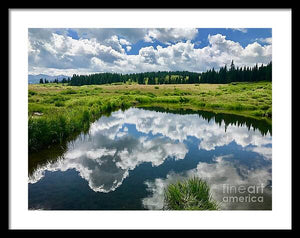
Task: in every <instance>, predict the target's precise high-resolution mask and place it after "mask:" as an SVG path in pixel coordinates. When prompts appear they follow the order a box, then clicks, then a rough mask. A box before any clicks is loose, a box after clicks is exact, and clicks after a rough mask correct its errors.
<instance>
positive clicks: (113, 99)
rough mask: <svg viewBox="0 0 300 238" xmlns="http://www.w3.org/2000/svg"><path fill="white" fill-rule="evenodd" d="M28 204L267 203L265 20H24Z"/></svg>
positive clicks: (253, 206)
mask: <svg viewBox="0 0 300 238" xmlns="http://www.w3.org/2000/svg"><path fill="white" fill-rule="evenodd" d="M27 41H28V49H27V50H28V210H106V211H107V210H114V211H115V210H122V211H126V210H127V211H128V210H130V211H132V210H156V211H157V210H158V211H171V210H172V211H173V210H198V211H207V210H209V211H210V210H216V211H223V210H272V28H33V27H32V28H28V39H27Z"/></svg>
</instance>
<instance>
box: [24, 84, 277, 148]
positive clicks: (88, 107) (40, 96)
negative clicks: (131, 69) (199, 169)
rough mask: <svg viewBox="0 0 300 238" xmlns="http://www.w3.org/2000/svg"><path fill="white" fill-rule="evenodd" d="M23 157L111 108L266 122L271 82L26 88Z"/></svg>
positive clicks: (269, 114)
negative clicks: (230, 116)
mask: <svg viewBox="0 0 300 238" xmlns="http://www.w3.org/2000/svg"><path fill="white" fill-rule="evenodd" d="M28 89H29V90H28V132H29V141H28V143H29V152H32V151H38V150H39V149H41V148H45V147H48V146H50V145H52V144H57V143H60V142H62V141H64V140H66V139H69V138H70V137H72V136H74V135H77V134H78V133H80V132H82V131H87V130H88V129H89V126H90V123H91V122H93V121H95V120H96V119H97V118H99V116H101V115H103V114H109V113H110V112H111V111H114V110H117V109H126V108H129V107H131V106H135V107H162V108H166V109H192V110H195V111H196V110H207V111H213V112H216V113H218V112H222V113H229V114H236V115H243V116H247V117H252V118H256V119H264V120H266V121H268V122H269V123H271V120H272V83H271V82H255V83H231V84H162V85H140V84H121V83H119V84H107V85H84V86H66V85H62V84H61V83H59V84H56V83H48V84H30V85H29V86H28Z"/></svg>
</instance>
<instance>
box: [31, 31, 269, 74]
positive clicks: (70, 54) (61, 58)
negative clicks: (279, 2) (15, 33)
mask: <svg viewBox="0 0 300 238" xmlns="http://www.w3.org/2000/svg"><path fill="white" fill-rule="evenodd" d="M28 40H29V47H28V63H29V74H40V73H42V74H48V75H59V74H64V75H70V76H71V75H72V74H74V73H76V74H90V73H96V72H118V73H136V72H145V71H158V70H160V71H162V70H168V71H174V70H188V71H194V72H202V71H206V70H207V69H210V68H212V67H214V68H215V69H218V68H219V67H221V66H224V65H225V64H229V63H230V62H231V60H234V62H235V64H236V65H237V66H253V65H255V64H256V63H258V64H267V63H269V62H270V61H271V60H272V29H271V28H181V29H180V28H101V29H97V28H72V29H70V28H59V29H52V28H30V29H29V30H28Z"/></svg>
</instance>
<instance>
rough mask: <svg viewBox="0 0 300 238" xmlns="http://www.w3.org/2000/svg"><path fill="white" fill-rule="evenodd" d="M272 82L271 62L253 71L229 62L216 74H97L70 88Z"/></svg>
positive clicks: (76, 78) (80, 78)
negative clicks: (123, 84)
mask: <svg viewBox="0 0 300 238" xmlns="http://www.w3.org/2000/svg"><path fill="white" fill-rule="evenodd" d="M256 81H272V62H270V63H269V64H267V65H261V66H258V65H257V64H256V65H255V66H254V67H246V66H245V67H236V66H235V65H234V62H233V61H232V62H231V65H230V67H229V69H227V66H226V65H225V66H224V67H221V68H220V69H219V70H218V71H216V70H215V69H214V68H212V69H210V70H208V71H206V72H203V73H195V72H189V71H158V72H144V73H132V74H118V73H98V74H90V75H76V74H74V75H73V77H72V78H71V80H70V82H69V85H72V86H80V85H94V84H111V83H126V82H136V83H138V84H151V85H154V84H194V83H197V84H198V83H217V84H223V83H231V82H256Z"/></svg>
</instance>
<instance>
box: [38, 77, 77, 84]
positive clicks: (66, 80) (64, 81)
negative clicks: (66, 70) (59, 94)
mask: <svg viewBox="0 0 300 238" xmlns="http://www.w3.org/2000/svg"><path fill="white" fill-rule="evenodd" d="M70 82H71V79H70V78H67V79H66V78H63V79H62V80H60V81H59V80H58V79H54V80H53V81H49V80H47V79H43V78H41V79H40V83H41V84H43V83H63V84H64V83H70Z"/></svg>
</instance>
